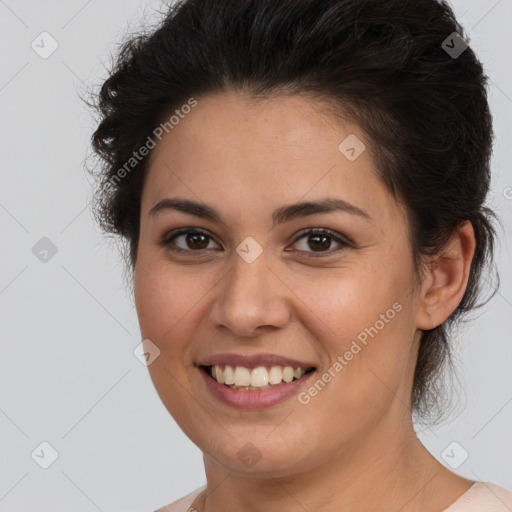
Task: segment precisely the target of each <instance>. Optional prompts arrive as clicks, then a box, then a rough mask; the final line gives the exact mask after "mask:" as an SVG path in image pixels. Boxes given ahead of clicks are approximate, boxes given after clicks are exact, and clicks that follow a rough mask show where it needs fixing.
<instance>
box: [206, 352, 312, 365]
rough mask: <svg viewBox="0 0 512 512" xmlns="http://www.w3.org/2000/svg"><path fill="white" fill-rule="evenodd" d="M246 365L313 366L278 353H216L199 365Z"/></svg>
mask: <svg viewBox="0 0 512 512" xmlns="http://www.w3.org/2000/svg"><path fill="white" fill-rule="evenodd" d="M214 365H218V366H222V365H229V366H244V367H245V368H257V367H259V366H265V367H271V366H292V367H293V368H313V367H314V366H315V365H314V364H312V363H308V362H304V361H298V360H297V359H291V358H289V357H285V356H280V355H277V354H254V355H244V354H216V355H213V356H210V357H207V358H205V359H204V360H202V361H201V362H200V363H198V366H214Z"/></svg>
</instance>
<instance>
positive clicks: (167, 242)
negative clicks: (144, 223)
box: [159, 228, 351, 258]
mask: <svg viewBox="0 0 512 512" xmlns="http://www.w3.org/2000/svg"><path fill="white" fill-rule="evenodd" d="M188 234H195V235H203V236H205V237H207V238H209V239H210V240H213V237H212V236H210V235H209V234H208V233H207V232H206V231H203V230H201V229H198V228H182V229H179V230H177V231H172V232H171V233H169V234H167V235H165V236H164V238H163V239H162V240H161V241H160V242H159V245H161V246H163V247H166V248H167V249H169V250H171V251H173V252H177V253H182V254H183V253H186V254H190V253H201V252H204V251H206V250H207V249H198V250H193V249H183V248H181V247H172V242H173V240H175V239H176V238H178V237H179V236H181V235H188ZM311 235H324V236H328V237H329V238H331V239H332V240H333V241H335V242H336V243H338V244H340V246H341V247H339V248H338V249H336V250H334V251H333V250H331V249H329V250H327V251H319V252H317V253H315V252H314V251H311V252H310V251H299V252H307V253H309V252H310V253H311V254H312V255H313V257H314V258H319V257H320V258H321V257H322V256H324V255H328V256H331V255H332V254H335V253H338V252H340V251H342V250H344V249H346V248H348V247H350V246H351V243H349V242H348V241H346V240H343V239H342V238H340V237H339V236H338V235H337V234H336V233H335V232H334V231H331V230H330V229H326V228H311V229H308V230H306V231H302V232H301V233H299V234H298V235H297V237H296V238H295V240H294V242H293V244H295V243H297V242H298V241H299V240H300V239H302V238H307V237H308V236H311ZM208 245H209V244H208Z"/></svg>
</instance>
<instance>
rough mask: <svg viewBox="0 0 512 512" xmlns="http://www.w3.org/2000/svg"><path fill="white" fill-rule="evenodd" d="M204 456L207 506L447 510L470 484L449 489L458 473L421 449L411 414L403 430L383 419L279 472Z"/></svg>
mask: <svg viewBox="0 0 512 512" xmlns="http://www.w3.org/2000/svg"><path fill="white" fill-rule="evenodd" d="M204 461H205V470H206V477H207V482H208V498H207V499H206V501H205V503H204V508H203V510H202V512H221V511H225V510H246V511H251V512H268V510H279V511H280V512H288V511H289V512H292V511H296V510H297V507H298V506H299V507H300V508H302V509H304V510H316V511H321V512H335V511H336V512H338V511H339V510H350V511H351V512H363V511H365V512H366V511H368V510H383V511H384V510H400V511H401V512H420V511H422V512H428V511H429V510H440V508H439V504H440V503H441V502H442V503H443V504H442V505H441V506H442V507H443V508H445V507H446V506H448V505H450V504H451V503H452V502H453V501H455V499H457V497H458V496H459V495H460V494H462V493H463V492H464V491H465V490H466V489H467V488H468V487H469V485H468V484H467V483H466V484H465V485H466V487H465V488H464V487H460V491H461V492H459V493H458V491H452V492H451V494H449V493H448V494H447V493H446V489H447V487H446V478H447V477H448V476H449V475H451V476H454V474H452V473H451V472H449V471H448V470H446V469H445V468H444V467H443V466H442V465H441V464H439V463H438V462H437V461H436V460H435V459H434V458H433V457H432V455H431V454H430V453H429V452H428V451H427V450H426V449H425V448H424V446H423V445H422V444H421V442H420V441H419V440H418V438H417V436H416V433H415V432H414V428H413V425H412V421H411V420H410V418H409V421H407V420H404V422H403V424H402V425H401V427H400V428H397V424H396V422H389V425H388V426H386V425H382V424H381V425H379V426H378V427H376V428H375V429H373V431H372V432H371V433H370V434H367V435H365V436H364V437H362V438H360V439H357V440H350V442H349V443H347V445H346V446H343V447H341V448H340V449H339V450H338V451H337V452H336V453H332V452H331V453H328V454H314V455H312V456H311V457H310V458H309V459H308V460H305V461H303V462H301V464H300V466H301V467H294V468H289V467H288V468H286V470H282V471H277V470H276V471H264V472H259V473H255V472H251V473H247V472H237V471H233V470H232V469H230V468H228V467H226V466H223V465H221V464H220V463H219V462H218V461H216V460H214V459H213V458H212V457H210V456H209V455H207V454H205V457H204ZM455 478H460V477H456V476H455ZM442 482H444V483H442ZM466 482H469V481H466ZM459 484H460V482H459ZM443 489H444V491H443ZM452 489H453V488H452ZM457 493H458V494H457ZM452 498H453V499H452ZM436 500H437V501H436ZM443 500H444V501H443ZM450 500H451V501H450ZM436 507H437V508H436Z"/></svg>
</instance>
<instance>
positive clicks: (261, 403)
mask: <svg viewBox="0 0 512 512" xmlns="http://www.w3.org/2000/svg"><path fill="white" fill-rule="evenodd" d="M199 371H200V373H201V375H202V376H203V379H204V381H205V384H206V387H207V388H208V389H209V390H210V391H211V393H212V394H213V396H215V397H216V398H217V399H219V400H220V401H221V402H223V403H225V404H226V405H230V406H231V407H236V408H238V409H263V408H265V407H270V406H272V405H275V404H278V403H281V402H284V401H285V400H287V399H288V398H290V397H292V396H294V395H297V394H298V393H299V390H300V388H301V387H303V386H304V385H305V383H306V382H307V381H308V380H309V378H310V377H311V376H312V375H313V374H314V373H315V371H316V370H314V371H312V372H310V373H307V374H305V375H304V376H303V377H301V378H300V379H297V380H294V381H292V382H289V383H287V384H280V385H279V386H275V387H274V388H270V389H263V390H261V391H245V390H240V389H231V388H230V387H228V386H225V385H224V384H221V383H220V382H217V381H216V380H215V379H214V378H213V377H210V375H208V372H207V370H206V369H205V368H204V367H202V368H199Z"/></svg>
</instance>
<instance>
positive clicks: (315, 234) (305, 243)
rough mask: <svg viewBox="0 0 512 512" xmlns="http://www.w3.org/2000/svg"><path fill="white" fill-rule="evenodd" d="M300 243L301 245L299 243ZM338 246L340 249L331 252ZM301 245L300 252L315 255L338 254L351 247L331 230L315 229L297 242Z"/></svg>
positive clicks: (304, 234)
mask: <svg viewBox="0 0 512 512" xmlns="http://www.w3.org/2000/svg"><path fill="white" fill-rule="evenodd" d="M299 241H300V243H298V242H299ZM333 243H334V244H338V248H337V249H334V250H332V251H331V250H330V249H331V248H332V245H333ZM295 244H296V245H299V249H298V250H299V251H301V252H313V253H315V252H316V253H328V254H331V253H333V252H338V251H340V250H342V249H344V248H346V247H348V246H349V244H348V243H347V242H345V241H344V240H342V239H341V238H340V237H339V236H337V235H336V233H334V232H333V231H331V230H328V229H320V228H317V229H313V230H309V231H307V232H305V233H303V234H302V235H301V236H299V237H298V238H297V240H296V242H295Z"/></svg>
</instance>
